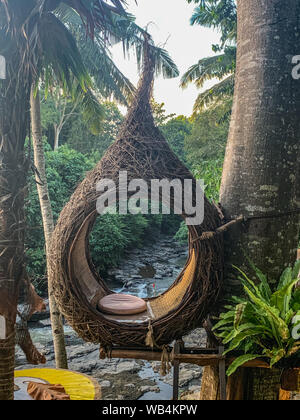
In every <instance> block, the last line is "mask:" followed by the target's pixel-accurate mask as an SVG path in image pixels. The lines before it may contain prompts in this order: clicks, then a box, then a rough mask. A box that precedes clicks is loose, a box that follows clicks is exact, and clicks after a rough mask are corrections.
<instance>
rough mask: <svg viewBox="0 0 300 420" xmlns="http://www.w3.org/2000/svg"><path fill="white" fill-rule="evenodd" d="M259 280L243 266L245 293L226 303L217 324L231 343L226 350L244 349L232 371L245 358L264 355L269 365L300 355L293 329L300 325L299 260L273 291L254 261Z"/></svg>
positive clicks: (224, 340) (221, 334) (284, 273)
mask: <svg viewBox="0 0 300 420" xmlns="http://www.w3.org/2000/svg"><path fill="white" fill-rule="evenodd" d="M251 265H252V267H253V268H254V270H255V273H256V276H257V278H258V279H259V284H258V285H256V284H255V283H254V282H253V281H252V280H250V279H249V278H248V277H247V275H246V274H245V273H243V272H242V271H241V270H239V269H238V270H239V272H240V273H241V274H242V276H241V277H239V278H240V280H241V282H242V284H243V287H244V290H245V293H246V297H245V298H237V297H234V298H233V299H232V301H233V303H234V304H233V305H229V306H227V307H226V309H227V310H228V311H227V312H225V313H223V314H221V316H220V321H219V322H218V323H217V324H216V325H215V326H214V330H215V331H216V335H217V336H218V337H220V338H222V340H223V343H224V344H225V345H228V348H227V350H226V352H225V354H227V353H229V352H231V351H233V350H241V351H243V353H244V354H243V355H242V356H239V357H238V358H237V359H235V361H234V362H233V363H232V364H231V365H230V366H229V368H228V371H227V374H228V375H231V374H232V373H234V372H235V371H236V369H237V368H238V367H240V366H241V365H243V364H244V363H245V362H247V361H250V360H253V359H256V358H258V357H264V358H267V359H269V363H270V367H272V366H274V365H276V364H277V363H278V362H279V361H281V360H282V359H285V358H290V357H292V356H295V355H297V354H298V355H299V351H300V340H299V339H297V338H296V337H295V336H293V334H292V331H293V329H294V328H295V327H297V325H298V326H299V325H300V320H299V321H297V319H299V318H295V317H299V316H300V289H299V288H296V287H295V285H296V283H297V282H298V274H299V269H300V261H298V262H297V263H296V264H295V266H294V268H290V267H289V268H286V269H285V270H284V271H283V273H282V275H281V277H280V280H279V284H278V287H277V289H276V291H275V292H272V290H271V288H270V286H269V283H268V281H267V277H266V276H265V275H264V274H263V273H262V272H261V271H260V270H259V269H258V268H256V267H255V266H254V265H253V264H252V263H251Z"/></svg>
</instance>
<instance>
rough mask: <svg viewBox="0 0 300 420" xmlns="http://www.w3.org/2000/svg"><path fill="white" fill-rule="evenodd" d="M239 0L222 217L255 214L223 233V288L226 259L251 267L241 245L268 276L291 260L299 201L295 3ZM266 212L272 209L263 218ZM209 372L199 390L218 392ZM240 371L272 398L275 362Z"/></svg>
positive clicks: (249, 388)
mask: <svg viewBox="0 0 300 420" xmlns="http://www.w3.org/2000/svg"><path fill="white" fill-rule="evenodd" d="M237 6H238V48H237V73H236V81H235V95H234V104H233V113H232V120H231V126H230V132H229V140H228V145H227V150H226V157H225V164H224V170H223V179H222V186H221V195H220V201H221V204H222V206H223V208H224V209H225V214H226V216H227V218H234V217H236V216H239V215H241V214H242V215H244V216H246V217H247V216H248V217H251V216H261V218H258V219H252V220H249V221H248V222H247V223H245V224H244V225H240V226H236V227H234V228H233V229H232V230H231V231H230V232H228V233H227V234H226V238H225V240H226V243H225V250H226V282H227V283H226V293H227V295H229V296H231V295H233V294H234V295H238V294H239V293H241V289H240V282H239V281H237V275H236V272H234V271H233V269H232V264H234V265H237V266H239V267H241V268H242V269H244V270H245V271H248V272H249V269H248V267H247V264H245V258H244V252H245V253H246V254H247V255H248V256H249V257H250V258H251V260H252V261H254V263H255V264H256V265H257V266H258V267H259V268H260V269H261V270H262V271H263V272H265V273H267V274H268V277H269V281H270V283H271V284H274V283H276V282H277V281H278V278H279V275H280V274H281V272H282V271H283V269H284V268H285V267H286V266H288V265H290V264H293V263H294V262H295V260H296V251H297V243H298V238H299V236H298V234H299V214H298V215H297V214H287V213H288V212H289V211H293V210H294V209H296V208H299V206H300V202H299V182H300V180H299V173H300V171H299V169H300V168H299V162H300V159H299V145H300V143H299V142H300V81H297V80H294V79H293V78H292V68H293V64H292V56H294V55H297V53H298V54H299V50H298V46H299V40H300V39H299V38H300V36H299V34H300V28H299V14H300V3H299V2H298V1H294V0H269V1H265V0H253V1H244V0H238V1H237ZM270 214H274V217H270V218H266V216H268V215H270ZM275 214H276V215H280V214H282V216H280V217H275ZM249 274H251V275H252V274H253V273H251V272H250V273H249ZM242 371H243V370H241V372H242ZM208 374H209V375H210V377H211V378H212V377H215V376H216V372H215V371H213V369H207V371H206V374H205V375H204V382H203V384H204V387H203V389H202V398H205V395H214V396H215V397H216V395H217V391H216V389H214V390H212V389H211V388H210V385H209V384H208V379H207V378H208V376H206V375H208ZM246 376H247V380H246V379H245V381H244V382H245V383H244V385H245V386H244V398H245V399H251V400H256V399H269V400H272V399H277V398H278V394H279V377H278V372H277V371H276V370H274V371H270V372H266V371H264V370H260V369H253V370H252V369H251V370H247V374H246V375H245V378H246ZM210 380H211V383H214V381H213V380H212V379H210ZM214 388H215V387H214Z"/></svg>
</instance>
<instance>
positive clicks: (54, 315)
mask: <svg viewBox="0 0 300 420" xmlns="http://www.w3.org/2000/svg"><path fill="white" fill-rule="evenodd" d="M30 104H31V125H32V142H33V151H34V164H35V167H36V169H37V172H38V173H37V174H36V182H37V190H38V195H39V201H40V207H41V213H42V219H43V227H44V236H45V244H46V259H47V266H48V261H49V254H48V250H49V244H50V240H51V235H52V232H53V230H54V221H53V213H52V208H51V202H50V198H49V192H48V184H47V178H46V169H45V155H44V146H43V139H42V128H41V127H42V126H41V110H40V96H39V92H38V91H37V92H34V86H32V88H31V94H30ZM48 292H49V305H50V316H51V326H52V335H53V342H54V351H55V361H56V367H57V368H61V369H67V368H68V361H67V353H66V347H65V338H64V328H63V322H62V317H61V314H60V312H59V310H58V307H57V305H56V302H55V299H54V296H53V291H52V287H51V284H50V283H49V282H48Z"/></svg>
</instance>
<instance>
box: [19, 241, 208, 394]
mask: <svg viewBox="0 0 300 420" xmlns="http://www.w3.org/2000/svg"><path fill="white" fill-rule="evenodd" d="M186 258H187V247H185V246H182V245H179V244H176V243H175V244H174V242H173V241H172V238H171V237H168V236H161V237H160V238H158V240H157V241H156V243H155V244H153V243H148V244H146V245H145V246H143V248H140V249H136V250H134V251H132V252H130V253H128V255H127V256H126V258H125V259H124V261H123V262H122V263H121V264H120V266H119V267H117V268H115V269H112V270H110V272H109V273H108V276H107V278H106V281H107V283H108V285H109V287H110V288H111V289H112V290H114V291H116V292H123V293H129V294H134V295H136V296H139V297H142V298H144V297H147V296H148V297H150V296H154V295H156V294H159V293H161V292H162V291H163V290H165V289H167V288H168V287H169V285H170V284H171V283H172V282H173V281H174V279H175V278H176V277H177V275H178V274H179V272H180V271H181V269H182V267H183V266H184V264H185V261H186ZM32 321H33V322H31V324H30V332H31V335H32V338H33V341H34V342H35V344H36V345H37V347H38V349H39V350H40V351H41V352H43V353H44V354H45V356H46V359H47V363H46V366H47V367H54V366H55V362H54V350H53V342H52V339H51V326H50V319H49V312H46V313H43V314H36V315H35V316H34V317H33V319H32ZM65 334H66V345H67V353H68V360H69V368H70V369H72V370H75V371H78V372H82V373H86V374H89V375H91V376H93V377H94V378H96V379H97V380H98V381H99V383H100V385H101V388H102V398H103V399H106V400H130V399H133V400H136V399H148V400H170V399H171V398H172V372H170V373H169V374H168V375H167V376H165V377H161V376H160V374H159V368H160V363H159V362H153V363H150V362H146V361H141V360H126V359H113V360H100V359H99V346H98V345H94V344H90V343H85V342H83V341H82V340H81V339H80V338H79V337H78V336H77V335H76V333H75V332H74V331H73V330H72V329H71V328H70V327H69V326H68V325H66V326H65ZM205 340H206V335H205V332H204V331H203V330H202V329H198V330H195V331H193V332H192V333H191V334H189V335H188V336H187V337H185V338H184V341H185V343H186V346H194V345H195V346H204V345H205ZM16 364H17V368H18V369H25V368H29V367H31V366H29V365H28V364H26V360H25V357H24V355H23V353H22V352H21V350H19V349H17V352H16ZM201 375H202V369H201V368H200V367H197V366H194V365H188V364H182V365H181V366H180V375H179V379H180V380H179V386H180V394H182V395H184V394H185V393H187V392H198V391H199V389H200V381H201Z"/></svg>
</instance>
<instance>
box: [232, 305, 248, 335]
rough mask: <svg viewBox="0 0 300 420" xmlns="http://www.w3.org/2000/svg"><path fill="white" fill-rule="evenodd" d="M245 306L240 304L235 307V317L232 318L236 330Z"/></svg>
mask: <svg viewBox="0 0 300 420" xmlns="http://www.w3.org/2000/svg"><path fill="white" fill-rule="evenodd" d="M246 306H247V304H246V303H240V304H239V305H237V306H236V310H235V317H234V328H235V329H237V328H238V327H239V325H240V323H241V321H242V319H243V315H244V312H245V309H246Z"/></svg>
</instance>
